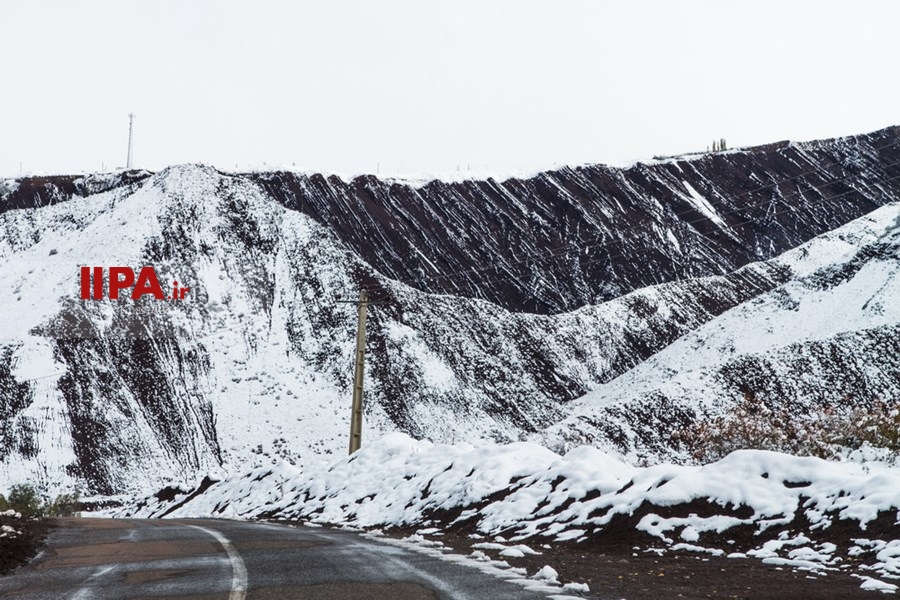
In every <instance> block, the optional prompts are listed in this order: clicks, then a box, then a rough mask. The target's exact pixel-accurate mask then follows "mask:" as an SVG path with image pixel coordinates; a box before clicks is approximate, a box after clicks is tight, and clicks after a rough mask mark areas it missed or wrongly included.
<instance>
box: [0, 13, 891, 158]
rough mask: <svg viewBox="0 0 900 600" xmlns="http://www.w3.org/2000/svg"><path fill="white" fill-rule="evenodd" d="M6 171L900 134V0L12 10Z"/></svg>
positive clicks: (494, 154) (2, 62)
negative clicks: (891, 129) (129, 158)
mask: <svg viewBox="0 0 900 600" xmlns="http://www.w3.org/2000/svg"><path fill="white" fill-rule="evenodd" d="M0 23H2V26H0V176H15V175H18V174H19V172H20V163H21V165H22V169H24V172H26V173H28V172H32V173H62V172H66V173H73V172H82V171H97V170H100V169H101V166H105V168H106V169H111V168H115V167H119V166H123V165H124V163H125V158H126V150H127V135H128V116H127V115H128V113H129V112H134V113H136V114H137V118H136V120H135V163H136V166H140V167H146V168H149V169H153V170H158V169H161V168H163V167H165V166H167V165H170V164H174V163H182V162H204V163H209V164H213V165H216V166H218V167H220V168H223V169H228V170H232V169H235V168H236V167H237V168H239V169H243V168H247V167H248V166H250V165H253V166H261V165H262V164H263V163H266V165H267V166H272V165H288V166H290V165H292V164H293V165H296V168H297V169H304V170H324V171H328V172H338V173H346V174H352V173H359V172H374V171H375V170H376V168H377V166H378V165H379V164H380V172H381V174H393V173H398V172H402V173H408V174H426V173H435V172H455V171H456V170H457V166H459V167H460V168H461V169H463V170H465V169H466V168H467V166H471V168H472V169H473V170H476V169H477V170H479V171H484V170H487V171H491V172H496V173H506V172H510V171H515V170H526V171H527V170H535V169H540V168H546V167H552V166H553V165H554V164H560V163H585V162H612V163H617V162H622V161H627V160H631V159H635V158H646V157H650V156H652V155H654V154H670V153H680V152H686V151H691V150H703V149H705V148H706V146H707V144H709V143H710V141H711V140H712V139H714V138H720V137H725V138H726V139H727V140H728V142H729V145H732V146H734V145H749V144H759V143H765V142H770V141H776V140H782V139H788V138H789V139H795V140H802V139H813V138H819V137H832V136H837V135H846V134H852V133H863V132H867V131H872V130H875V129H879V128H882V127H885V126H887V125H892V124H900V83H898V77H897V68H898V65H897V61H898V58H900V39H898V37H897V31H898V26H900V1H896V0H885V1H881V2H877V1H865V0H856V1H848V2H830V1H825V0H818V1H809V2H806V1H793V0H778V1H759V0H756V1H753V2H732V1H729V2H725V1H721V0H715V1H709V2H705V1H687V0H685V1H681V2H679V1H674V0H667V1H659V2H651V1H634V0H628V1H625V0H621V1H618V2H612V1H602V0H596V1H575V0H553V1H546V2H535V1H531V0H510V1H489V0H482V1H468V0H453V1H452V2H451V1H443V2H436V1H435V2H432V1H428V0H410V1H403V2H401V1H390V2H379V1H374V0H367V1H359V2H341V1H333V2H324V1H322V2H315V3H314V2H291V1H275V0H269V1H266V0H256V1H254V2H237V1H229V0H217V1H187V0H179V1H167V0H164V1H159V0H154V1H152V2H151V1H144V2H123V1H121V0H110V1H99V0H80V1H78V2H72V1H70V0H60V1H52V2H51V1H41V0H4V2H3V4H2V5H0Z"/></svg>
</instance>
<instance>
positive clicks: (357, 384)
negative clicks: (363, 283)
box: [350, 288, 369, 454]
mask: <svg viewBox="0 0 900 600" xmlns="http://www.w3.org/2000/svg"><path fill="white" fill-rule="evenodd" d="M368 303H369V298H368V297H367V295H366V288H362V289H360V290H359V301H358V303H357V312H358V313H359V316H358V319H357V320H356V366H355V367H354V369H353V407H352V408H351V412H350V454H353V453H354V452H356V451H357V450H359V447H360V446H361V445H362V419H363V370H364V365H365V360H366V313H367V312H368V310H367V309H368Z"/></svg>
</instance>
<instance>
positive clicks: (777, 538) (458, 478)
mask: <svg viewBox="0 0 900 600" xmlns="http://www.w3.org/2000/svg"><path fill="white" fill-rule="evenodd" d="M192 492H193V490H192V489H191V487H190V486H186V485H184V484H182V485H181V487H178V486H174V487H173V488H172V490H171V492H170V493H169V494H165V495H163V494H160V495H159V496H151V497H149V498H146V499H145V500H143V501H142V502H140V503H139V504H137V505H136V506H128V507H125V508H122V509H116V510H113V511H112V512H111V514H114V515H117V516H143V517H154V516H155V517H159V516H166V517H171V518H176V517H233V518H260V517H264V518H278V519H291V520H300V521H304V522H311V523H318V524H335V525H347V526H354V527H384V526H405V525H418V526H422V527H427V526H432V525H436V526H438V527H444V528H446V527H451V528H452V527H461V526H462V525H464V524H467V525H468V526H474V527H475V529H476V530H477V531H478V532H480V533H481V534H484V535H490V536H496V535H499V534H502V535H503V537H504V538H506V539H508V540H510V541H511V542H513V543H515V542H517V541H523V540H528V539H531V538H537V540H535V541H538V540H540V541H553V542H566V541H572V542H581V541H585V540H599V539H601V538H602V536H603V535H604V532H605V530H606V528H607V527H609V526H611V524H616V523H619V522H622V521H624V520H627V521H629V522H635V525H634V528H635V529H636V532H637V533H636V535H645V536H646V539H645V540H644V543H645V544H649V543H652V544H655V545H656V546H657V547H658V546H662V547H664V548H670V549H674V550H679V549H681V550H694V551H703V552H710V553H713V554H723V553H731V554H735V555H738V554H739V555H741V556H744V557H746V556H751V557H758V558H760V559H763V560H765V561H767V562H770V563H773V564H787V565H789V566H794V567H800V568H807V569H811V570H822V571H827V570H829V569H835V570H836V569H843V568H845V567H844V566H843V565H842V558H841V557H842V556H844V557H846V556H853V557H854V562H855V566H854V567H853V569H854V572H859V573H862V574H865V575H866V576H868V575H872V574H875V575H877V576H880V577H886V578H889V579H900V540H895V539H894V537H896V533H897V529H896V523H898V522H900V513H898V509H900V469H898V468H896V467H889V466H886V465H882V464H878V463H873V464H868V465H865V466H864V465H860V464H855V463H835V462H827V461H824V460H821V459H817V458H808V457H807V458H802V457H795V456H789V455H783V454H777V453H773V452H763V451H750V450H748V451H739V452H735V453H733V454H731V455H730V456H728V457H726V458H724V459H722V460H720V461H718V462H715V463H712V464H708V465H704V466H702V467H691V466H678V465H671V464H660V465H655V466H652V467H643V468H640V467H632V466H629V465H627V464H625V463H622V462H620V461H619V460H617V459H615V458H613V457H611V456H609V455H607V454H605V453H603V452H601V451H599V450H597V449H594V448H589V447H581V448H577V449H574V450H572V451H570V452H568V453H567V454H565V455H564V456H559V455H557V454H555V453H553V452H550V451H549V450H547V449H546V448H543V447H541V446H538V445H536V444H529V443H517V444H509V445H499V446H487V447H481V448H474V447H472V446H470V445H468V444H457V445H434V444H431V443H429V442H422V441H416V440H413V439H411V438H409V437H408V436H404V435H401V434H393V435H389V436H386V437H384V438H382V439H380V440H378V441H376V442H373V443H371V444H370V445H368V446H365V447H364V448H363V449H362V450H361V451H359V452H357V453H355V454H354V455H352V456H351V457H348V458H344V459H342V460H339V461H337V462H335V463H333V464H331V465H330V466H327V467H322V468H318V469H308V470H305V471H297V470H295V469H293V468H291V467H289V466H285V465H280V466H276V467H270V468H265V469H256V470H252V471H249V472H246V473H244V474H242V475H240V476H232V477H230V478H227V479H225V480H224V481H221V482H219V483H215V484H213V485H212V486H210V487H209V488H208V489H207V490H206V491H205V492H203V493H201V494H199V495H196V496H194V497H191V493H192ZM160 498H165V499H164V500H161V499H160ZM838 522H844V523H848V524H852V525H853V526H854V528H855V529H856V530H857V532H858V533H857V534H855V535H851V536H850V537H847V534H846V533H843V534H835V535H831V534H830V532H829V531H830V528H831V527H832V526H833V525H835V524H837V523H838ZM885 524H887V525H885ZM885 526H886V527H887V529H885ZM835 529H838V528H837V527H836V528H835ZM748 531H749V532H750V534H749V537H748V534H747V532H748ZM885 532H887V533H888V534H889V536H890V537H888V538H887V539H879V538H878V537H877V536H880V535H883V534H884V533H885ZM620 535H621V534H620ZM729 538H739V539H742V540H743V541H741V542H739V543H735V542H734V541H733V540H732V543H730V544H729V543H727V541H728V540H729ZM629 539H630V538H629ZM614 542H615V540H610V543H614ZM623 543H630V542H629V541H627V540H623Z"/></svg>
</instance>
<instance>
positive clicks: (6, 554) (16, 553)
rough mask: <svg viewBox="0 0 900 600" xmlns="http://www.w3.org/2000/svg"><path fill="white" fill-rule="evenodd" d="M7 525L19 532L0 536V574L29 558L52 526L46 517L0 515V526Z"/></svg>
mask: <svg viewBox="0 0 900 600" xmlns="http://www.w3.org/2000/svg"><path fill="white" fill-rule="evenodd" d="M2 525H9V526H10V527H12V528H14V529H15V530H16V531H18V532H19V533H18V534H17V535H15V536H11V535H7V536H5V537H2V538H0V575H6V574H7V573H10V572H12V571H13V570H15V569H16V568H17V567H20V566H22V565H24V564H25V563H27V562H28V561H29V560H31V559H32V558H33V557H34V556H35V555H36V554H37V553H38V550H40V548H41V546H42V545H43V543H44V540H45V539H46V538H47V533H48V532H49V531H50V529H51V528H53V527H54V524H53V522H52V521H50V520H47V519H39V520H32V519H13V518H11V517H4V516H0V526H2Z"/></svg>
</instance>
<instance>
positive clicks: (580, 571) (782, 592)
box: [385, 500, 900, 600]
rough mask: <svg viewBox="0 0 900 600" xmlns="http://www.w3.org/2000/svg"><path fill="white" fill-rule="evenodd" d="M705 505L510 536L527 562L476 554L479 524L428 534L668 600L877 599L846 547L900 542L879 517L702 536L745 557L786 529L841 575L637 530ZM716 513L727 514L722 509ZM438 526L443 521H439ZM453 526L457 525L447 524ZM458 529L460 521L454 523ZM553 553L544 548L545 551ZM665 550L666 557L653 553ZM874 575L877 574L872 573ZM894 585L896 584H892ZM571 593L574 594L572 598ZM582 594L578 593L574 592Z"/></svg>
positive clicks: (620, 593)
mask: <svg viewBox="0 0 900 600" xmlns="http://www.w3.org/2000/svg"><path fill="white" fill-rule="evenodd" d="M707 504H709V503H708V502H706V501H705V500H696V501H694V502H693V503H689V504H685V505H679V506H677V507H671V508H668V509H667V508H665V507H656V506H653V507H650V506H641V507H640V508H639V509H638V510H637V511H635V514H633V515H630V516H626V515H619V516H617V517H616V518H614V519H613V520H612V521H611V522H610V523H609V524H608V525H607V526H606V527H605V528H604V529H603V531H601V532H598V533H597V534H595V535H593V536H591V537H590V538H589V539H587V540H584V541H583V542H581V543H575V542H564V543H558V542H550V543H547V542H548V541H549V540H547V539H546V538H542V537H532V538H529V539H526V540H523V541H521V542H515V541H509V540H510V538H511V537H512V536H514V534H510V535H507V536H506V539H507V540H508V541H507V542H505V543H504V545H507V546H509V545H515V544H517V543H524V544H526V545H528V546H529V547H530V548H532V549H533V550H535V551H538V552H540V553H541V554H540V555H536V556H535V555H526V556H525V557H524V558H509V557H501V556H500V555H499V551H498V550H485V549H481V548H472V545H473V544H476V543H478V542H486V541H494V540H492V539H491V538H489V537H483V538H472V537H470V536H471V534H473V533H474V531H475V527H474V522H472V521H468V522H464V524H462V525H461V526H460V525H457V526H455V527H454V526H451V527H450V528H449V530H448V531H444V532H443V533H442V534H440V535H434V536H423V537H426V538H428V539H433V540H437V541H441V542H443V543H444V544H445V545H446V546H449V547H451V548H453V550H454V551H455V552H456V553H459V554H464V555H467V554H470V553H471V552H473V551H474V550H480V551H481V552H484V553H485V554H486V555H488V556H490V557H491V558H492V559H495V560H505V561H506V562H508V563H509V564H510V565H511V566H513V567H524V568H525V569H526V570H527V572H528V574H529V575H532V574H534V573H536V572H537V571H538V570H539V569H540V568H541V567H543V566H544V565H550V566H551V567H553V568H554V569H555V570H556V571H557V572H558V573H559V580H560V582H561V583H568V582H575V583H586V584H588V586H589V587H590V590H591V591H590V593H589V594H584V596H585V597H596V598H607V599H619V598H627V599H628V600H669V599H707V598H728V599H741V600H766V599H769V598H771V599H773V600H774V599H778V600H792V599H796V600H844V599H852V598H869V599H871V598H874V597H877V596H879V594H878V593H877V592H872V591H864V590H862V589H860V584H861V583H862V580H861V579H859V578H858V577H853V576H852V575H851V574H850V572H849V571H850V570H855V567H856V565H857V564H858V563H859V562H860V561H862V562H866V563H868V564H871V563H872V562H874V560H873V559H872V557H871V556H855V557H851V556H848V555H847V554H846V549H847V548H849V547H851V546H852V545H853V543H852V540H853V539H854V538H860V537H865V538H870V539H883V540H890V539H896V538H898V537H900V526H898V525H897V522H896V514H895V513H893V512H885V513H881V514H880V515H879V516H878V518H876V519H875V520H873V521H870V522H869V523H868V524H867V527H866V530H865V531H862V530H860V528H859V524H858V523H857V522H855V521H841V520H835V521H834V522H833V523H832V525H831V526H830V527H828V529H827V530H819V531H811V530H810V526H809V525H810V524H809V523H808V522H807V521H806V520H805V519H802V518H798V519H795V520H794V522H792V523H790V524H788V525H785V526H783V527H779V528H777V530H775V531H772V532H770V533H769V534H768V535H765V536H759V535H757V533H756V527H755V526H745V527H735V528H731V529H729V530H727V531H725V532H723V533H722V534H720V535H719V534H712V533H709V532H707V533H704V534H702V536H701V539H700V540H699V541H698V542H697V545H699V546H703V547H708V548H719V549H722V550H723V551H725V553H726V554H729V553H732V552H746V551H748V550H751V549H753V548H758V547H760V546H761V545H762V544H763V543H764V542H765V541H766V540H768V539H773V538H775V537H777V532H778V531H788V532H789V535H790V537H793V536H795V535H797V534H800V533H803V534H804V535H807V536H808V537H810V538H812V539H813V540H817V541H830V542H833V543H835V544H836V545H837V546H838V548H839V550H838V551H837V552H836V555H837V556H840V557H841V558H842V562H841V563H840V565H841V567H842V570H841V571H829V572H827V573H824V574H823V573H815V572H810V571H803V570H795V569H792V568H791V567H787V566H784V567H782V566H775V565H770V564H765V563H763V562H762V560H760V559H758V558H727V557H726V556H718V557H717V556H712V555H709V554H705V553H697V552H690V551H673V550H671V549H669V548H667V545H666V544H665V542H663V541H662V540H659V539H657V538H654V537H652V536H650V535H648V534H646V533H644V532H642V531H640V530H638V529H636V527H635V526H636V524H637V522H638V521H639V520H640V518H641V517H642V516H643V515H645V514H648V512H649V511H651V510H652V511H653V512H654V513H656V514H660V515H661V516H674V515H676V514H681V513H684V514H687V513H688V512H691V513H695V514H697V513H699V514H704V513H706V512H709V510H708V507H707ZM745 510H746V507H732V509H731V513H730V514H734V515H735V516H737V515H740V516H742V517H745V518H746V517H747V516H748V515H746V514H743V513H744V512H745ZM716 512H719V513H721V512H723V511H722V507H718V508H717V511H716ZM439 521H440V520H439ZM443 522H444V523H452V522H453V521H452V519H448V520H446V521H443ZM457 523H460V522H459V521H457ZM417 529H419V528H418V527H412V528H391V529H386V530H385V534H386V535H389V536H391V537H396V538H403V537H406V536H408V535H411V534H413V533H415V532H416V531H417ZM545 544H546V545H548V546H550V547H548V548H545V547H544V545H545ZM651 548H655V549H665V552H664V553H662V554H660V553H658V552H654V551H649V549H651ZM869 575H873V576H876V577H877V573H869ZM894 583H896V582H894ZM567 593H571V592H567ZM572 595H577V594H574V593H573V594H572Z"/></svg>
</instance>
